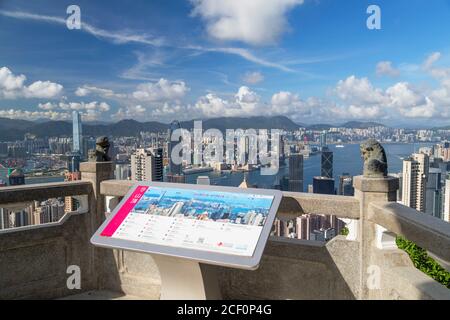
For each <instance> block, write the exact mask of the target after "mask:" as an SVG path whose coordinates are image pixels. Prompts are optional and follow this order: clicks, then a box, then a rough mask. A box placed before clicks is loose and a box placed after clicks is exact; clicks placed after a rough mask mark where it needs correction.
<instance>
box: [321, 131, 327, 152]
mask: <svg viewBox="0 0 450 320" xmlns="http://www.w3.org/2000/svg"><path fill="white" fill-rule="evenodd" d="M326 146H327V132H326V131H322V133H321V134H320V148H321V149H322V150H323V149H324V148H325V147H326Z"/></svg>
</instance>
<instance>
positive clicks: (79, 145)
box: [72, 111, 83, 155]
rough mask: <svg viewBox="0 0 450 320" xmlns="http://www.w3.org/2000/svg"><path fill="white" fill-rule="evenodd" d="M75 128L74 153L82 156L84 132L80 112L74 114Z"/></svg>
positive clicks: (73, 124)
mask: <svg viewBox="0 0 450 320" xmlns="http://www.w3.org/2000/svg"><path fill="white" fill-rule="evenodd" d="M72 121H73V123H72V126H73V148H72V149H73V150H72V151H73V152H74V153H78V154H80V155H82V153H83V132H82V124H81V114H80V113H79V112H78V111H74V112H73V113H72Z"/></svg>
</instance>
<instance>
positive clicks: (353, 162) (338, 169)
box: [0, 143, 433, 191]
mask: <svg viewBox="0 0 450 320" xmlns="http://www.w3.org/2000/svg"><path fill="white" fill-rule="evenodd" d="M432 145H433V144H432V143H414V144H405V143H402V144H399V143H391V144H383V147H384V149H385V150H386V154H387V157H388V170H389V173H399V172H401V171H402V167H403V159H405V158H407V157H408V156H410V155H411V154H412V153H414V152H418V150H419V148H421V147H430V146H432ZM329 148H330V149H331V151H333V153H334V154H333V175H334V178H335V179H336V187H337V181H338V179H339V176H340V175H342V174H343V173H348V174H350V175H352V176H356V175H361V174H362V171H363V160H362V158H361V154H360V150H359V144H345V145H344V147H343V148H339V147H336V145H329ZM320 160H321V156H320V153H319V154H316V155H311V156H310V157H309V158H305V159H304V165H303V175H304V183H303V185H304V188H305V191H306V190H307V187H308V185H309V184H312V183H313V177H315V176H320ZM288 171H289V168H288V167H287V166H284V167H281V168H280V170H279V172H278V174H277V175H271V176H264V175H261V172H260V171H259V170H256V171H250V172H246V173H244V172H222V173H219V172H214V171H212V172H206V173H198V174H192V175H188V176H186V182H187V183H192V184H195V183H196V181H197V178H198V177H199V176H208V177H209V178H210V181H211V184H212V185H221V186H232V187H237V186H239V185H240V184H241V182H242V181H243V180H244V175H246V178H247V182H248V184H249V185H256V186H257V187H258V188H265V189H270V188H272V187H273V185H274V184H275V182H276V181H277V180H279V179H281V178H282V177H283V176H285V175H288ZM6 174H7V172H6V170H5V169H0V179H1V180H5V181H6ZM63 180H64V178H63V177H35V178H27V179H26V180H25V183H26V184H35V183H46V182H59V181H63Z"/></svg>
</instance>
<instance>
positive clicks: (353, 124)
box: [340, 121, 385, 129]
mask: <svg viewBox="0 0 450 320" xmlns="http://www.w3.org/2000/svg"><path fill="white" fill-rule="evenodd" d="M340 127H342V128H349V129H367V128H373V127H385V125H383V124H381V123H377V122H362V121H349V122H346V123H344V124H342V125H341V126H340Z"/></svg>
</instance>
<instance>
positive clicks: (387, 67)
mask: <svg viewBox="0 0 450 320" xmlns="http://www.w3.org/2000/svg"><path fill="white" fill-rule="evenodd" d="M376 74H377V76H380V77H381V76H389V77H398V76H399V75H400V70H398V69H396V68H394V67H393V66H392V62H391V61H381V62H379V63H378V64H377V67H376Z"/></svg>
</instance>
